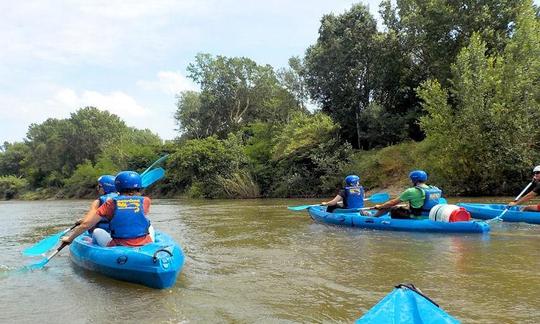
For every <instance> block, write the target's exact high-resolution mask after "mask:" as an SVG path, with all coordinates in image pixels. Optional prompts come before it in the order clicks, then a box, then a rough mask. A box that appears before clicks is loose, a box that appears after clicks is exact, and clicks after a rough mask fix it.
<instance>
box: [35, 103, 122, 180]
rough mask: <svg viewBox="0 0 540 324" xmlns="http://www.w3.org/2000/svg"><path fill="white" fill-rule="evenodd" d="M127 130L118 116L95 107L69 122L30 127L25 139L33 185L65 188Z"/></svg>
mask: <svg viewBox="0 0 540 324" xmlns="http://www.w3.org/2000/svg"><path fill="white" fill-rule="evenodd" d="M126 130H127V126H126V125H125V123H124V122H123V121H122V120H120V118H119V117H118V116H116V115H112V114H110V113H109V112H107V111H101V110H99V109H97V108H95V107H86V108H82V109H79V110H77V111H76V112H75V113H72V114H71V116H70V118H68V119H61V120H59V119H52V118H51V119H48V120H46V121H45V122H43V123H41V124H32V125H30V127H29V129H28V132H27V134H26V139H25V143H26V144H27V145H28V147H29V149H30V154H29V155H28V156H27V158H26V159H25V160H24V163H25V165H26V166H25V170H26V171H25V172H26V173H27V175H28V176H29V178H30V179H29V180H30V183H31V184H32V185H33V186H35V187H40V186H55V187H61V186H62V185H63V179H65V178H66V177H69V176H70V175H71V174H72V172H73V171H74V170H75V169H76V167H77V165H79V164H81V163H85V161H87V160H88V161H91V162H92V163H95V162H96V161H97V157H98V155H99V153H101V152H102V151H103V150H104V148H105V147H106V146H107V145H109V144H110V143H112V142H114V141H115V140H118V139H119V138H120V134H122V133H123V132H126Z"/></svg>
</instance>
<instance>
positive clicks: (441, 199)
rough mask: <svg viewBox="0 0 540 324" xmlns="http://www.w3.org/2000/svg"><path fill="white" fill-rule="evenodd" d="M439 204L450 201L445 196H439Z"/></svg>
mask: <svg viewBox="0 0 540 324" xmlns="http://www.w3.org/2000/svg"><path fill="white" fill-rule="evenodd" d="M439 204H448V201H447V200H446V199H444V198H443V197H441V198H439Z"/></svg>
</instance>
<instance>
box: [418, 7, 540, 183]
mask: <svg viewBox="0 0 540 324" xmlns="http://www.w3.org/2000/svg"><path fill="white" fill-rule="evenodd" d="M520 10H521V11H520V14H519V16H518V17H517V19H516V30H515V32H514V33H513V34H512V35H511V38H510V40H509V42H508V45H507V46H506V48H505V49H504V51H503V53H502V55H497V54H493V55H489V54H487V52H488V49H487V46H486V43H485V42H484V41H482V39H481V36H480V35H479V34H474V35H473V37H472V38H471V42H470V45H469V46H468V47H466V48H464V49H463V50H462V51H461V52H460V54H459V55H458V57H457V60H456V63H455V64H454V65H453V66H452V79H451V85H452V86H451V87H450V88H449V89H448V90H446V89H445V88H444V87H442V86H441V84H440V83H439V82H438V81H436V80H430V81H427V82H425V83H424V84H423V85H422V87H421V88H420V89H419V94H420V97H421V98H422V99H423V101H424V104H423V106H424V108H425V109H426V111H427V113H428V115H427V116H425V117H424V118H422V120H421V123H422V127H423V129H424V130H425V131H426V134H427V139H428V140H429V141H431V142H432V143H434V144H435V145H434V148H433V152H432V153H433V156H435V157H437V158H436V159H433V165H434V166H436V167H437V168H438V170H437V172H439V173H441V174H444V175H445V176H444V178H446V179H448V181H449V183H448V184H449V185H450V186H452V191H454V192H458V193H468V194H471V193H484V194H485V193H491V194H501V193H507V192H514V191H516V190H518V189H519V186H520V185H521V182H520V181H517V182H516V181H515V180H516V179H524V178H526V176H525V173H526V174H529V175H530V167H531V165H533V164H535V161H538V159H539V158H540V154H539V153H538V152H539V150H538V148H539V144H540V143H539V142H538V139H539V138H540V137H539V134H540V131H538V125H537V120H538V117H540V21H539V20H538V19H536V18H535V13H534V11H533V9H532V7H531V6H523V7H521V8H520ZM450 99H451V100H450ZM524 172H525V173H524ZM456 175H459V177H456ZM505 179H512V180H513V181H512V182H509V183H507V182H504V180H505ZM501 182H502V183H501Z"/></svg>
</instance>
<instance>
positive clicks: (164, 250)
mask: <svg viewBox="0 0 540 324" xmlns="http://www.w3.org/2000/svg"><path fill="white" fill-rule="evenodd" d="M159 252H167V253H168V254H169V255H170V256H173V254H172V252H171V251H169V250H167V249H159V250H157V251H156V252H155V253H154V256H153V257H152V260H154V263H156V262H157V261H158V257H157V255H158V253H159Z"/></svg>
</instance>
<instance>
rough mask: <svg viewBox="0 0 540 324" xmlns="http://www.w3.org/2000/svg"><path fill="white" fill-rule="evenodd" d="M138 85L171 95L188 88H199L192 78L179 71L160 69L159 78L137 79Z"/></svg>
mask: <svg viewBox="0 0 540 324" xmlns="http://www.w3.org/2000/svg"><path fill="white" fill-rule="evenodd" d="M137 85H138V86H139V87H141V88H143V89H145V90H151V91H161V92H163V93H166V94H169V95H176V94H178V93H180V92H182V91H186V90H193V91H195V90H198V87H197V85H196V84H195V83H193V82H192V81H191V80H189V79H188V78H186V77H185V76H183V75H182V74H181V73H179V72H172V71H160V72H159V73H158V74H157V80H153V81H145V80H139V81H137Z"/></svg>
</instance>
